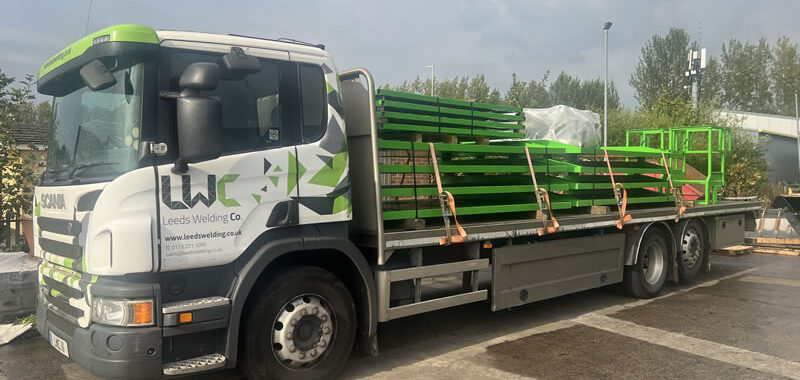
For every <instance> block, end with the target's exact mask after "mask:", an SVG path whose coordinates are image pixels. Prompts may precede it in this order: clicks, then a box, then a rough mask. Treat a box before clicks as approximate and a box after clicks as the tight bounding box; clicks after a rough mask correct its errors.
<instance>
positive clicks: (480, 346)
mask: <svg viewBox="0 0 800 380" xmlns="http://www.w3.org/2000/svg"><path fill="white" fill-rule="evenodd" d="M756 269H758V268H750V269H745V270H741V271H739V272H736V273H733V274H730V275H728V276H724V277H720V278H718V279H715V280H709V281H706V282H703V283H700V284H697V285H694V286H691V287H689V288H685V289H680V290H677V291H674V292H671V293H669V294H665V295H662V296H659V297H656V298H651V299H645V300H637V301H632V302H628V303H625V304H622V305H614V306H609V307H606V308H603V309H599V310H595V311H593V312H589V313H586V314H583V315H581V316H579V317H577V318H574V319H572V320H561V321H557V322H552V323H547V324H544V325H539V326H536V327H532V328H529V329H525V330H521V331H518V332H515V333H511V334H508V335H504V336H501V337H498V338H494V339H490V340H487V341H484V342H481V343H476V344H473V345H470V346H467V347H463V348H460V349H457V350H454V351H450V352H447V353H444V354H441V355H437V356H432V357H429V358H426V359H424V360H420V361H418V362H415V363H413V364H408V365H404V366H398V367H394V368H392V369H391V370H387V371H381V372H374V373H372V374H370V375H366V376H361V377H359V375H358V374H357V373H355V374H351V375H354V376H355V377H354V378H355V379H406V378H412V377H413V378H415V379H418V378H419V379H451V378H452V379H463V378H464V374H467V373H468V374H469V377H470V378H471V379H472V378H475V379H530V377H525V376H520V375H517V374H514V373H511V372H506V371H503V370H500V369H497V368H492V367H491V364H489V363H486V364H485V365H483V364H481V363H480V362H481V361H483V360H478V358H485V356H486V348H487V347H489V346H493V345H495V344H500V343H504V342H509V341H514V340H517V339H521V338H525V337H529V336H532V335H538V334H542V333H546V332H551V331H555V330H561V329H565V328H569V327H572V326H575V325H576V324H578V323H582V322H580V319H581V318H582V317H584V316H587V315H590V314H591V315H596V316H606V315H610V314H614V313H616V312H618V311H620V310H625V309H630V308H633V307H637V306H642V305H646V304H648V303H650V302H653V301H656V300H659V299H663V298H667V297H672V296H674V295H678V294H683V293H686V292H689V291H692V290H694V289H697V288H703V287H710V286H714V285H717V284H718V283H719V282H720V281H724V280H728V279H731V278H734V277H738V276H742V275H745V274H747V273H750V272H752V271H755V270H756ZM607 318H608V317H607ZM609 319H611V318H609ZM681 336H682V335H681ZM698 340H699V339H698ZM708 343H711V342H708ZM714 344H716V343H714ZM731 348H733V347H731ZM412 349H413V348H412ZM742 351H744V350H742ZM405 354H406V353H404V354H402V355H405ZM407 354H408V355H412V353H411V351H409V352H408V353H407ZM382 356H385V354H383V355H382ZM701 356H705V355H701ZM764 356H766V355H764ZM770 358H772V357H770ZM790 363H792V362H790ZM734 364H738V363H734Z"/></svg>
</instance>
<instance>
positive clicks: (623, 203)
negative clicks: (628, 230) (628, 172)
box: [603, 148, 633, 230]
mask: <svg viewBox="0 0 800 380" xmlns="http://www.w3.org/2000/svg"><path fill="white" fill-rule="evenodd" d="M603 154H604V155H605V157H606V165H607V166H608V176H609V177H611V186H613V187H614V198H616V200H617V208H618V209H619V220H618V221H617V228H619V229H620V230H621V229H622V225H623V224H625V222H630V221H631V219H633V217H632V216H630V215H628V214H626V213H625V209H626V208H627V207H628V190H626V189H625V186H623V185H622V184H621V183H617V182H616V181H614V172H613V171H612V170H611V161H610V160H609V159H608V150H606V149H605V148H603Z"/></svg>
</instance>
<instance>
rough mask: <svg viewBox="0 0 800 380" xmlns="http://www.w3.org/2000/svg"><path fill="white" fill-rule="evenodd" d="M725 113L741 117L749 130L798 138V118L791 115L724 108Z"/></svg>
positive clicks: (723, 112)
mask: <svg viewBox="0 0 800 380" xmlns="http://www.w3.org/2000/svg"><path fill="white" fill-rule="evenodd" d="M720 113H721V114H723V115H727V116H734V117H737V118H741V120H742V128H743V129H744V130H747V131H752V132H758V133H767V134H771V135H778V136H785V137H791V138H797V130H798V127H797V119H795V118H793V117H791V116H783V115H769V114H763V113H756V112H742V111H729V110H723V111H721V112H720Z"/></svg>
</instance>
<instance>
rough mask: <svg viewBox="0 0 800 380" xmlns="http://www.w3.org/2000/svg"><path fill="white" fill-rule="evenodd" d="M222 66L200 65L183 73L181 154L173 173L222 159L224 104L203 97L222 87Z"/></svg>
mask: <svg viewBox="0 0 800 380" xmlns="http://www.w3.org/2000/svg"><path fill="white" fill-rule="evenodd" d="M219 73H220V68H219V65H217V64H215V63H207V62H196V63H193V64H191V65H189V66H188V67H186V69H185V70H184V71H183V74H181V77H180V81H179V85H180V87H181V93H180V96H179V97H178V98H177V121H178V152H179V157H178V160H177V161H176V162H175V167H174V168H173V172H185V171H186V170H187V169H188V168H187V167H186V164H190V163H194V162H201V161H207V160H213V159H215V158H217V157H219V156H220V154H221V153H220V145H219V144H220V140H221V139H222V102H220V100H219V99H218V98H216V97H212V96H205V95H201V94H200V91H201V90H213V89H215V88H217V84H218V83H219Z"/></svg>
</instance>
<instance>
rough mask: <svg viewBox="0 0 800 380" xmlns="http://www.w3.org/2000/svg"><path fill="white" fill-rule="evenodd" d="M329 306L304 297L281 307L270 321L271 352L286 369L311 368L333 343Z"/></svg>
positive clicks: (310, 295)
mask: <svg viewBox="0 0 800 380" xmlns="http://www.w3.org/2000/svg"><path fill="white" fill-rule="evenodd" d="M333 316H334V314H333V310H331V308H330V304H329V303H328V302H327V301H325V299H324V298H322V297H321V296H318V295H316V294H304V295H302V296H299V297H296V298H294V299H293V300H291V301H289V302H287V303H286V305H284V306H283V307H282V308H281V310H280V312H279V313H278V315H277V316H276V317H275V321H274V322H273V324H272V325H273V333H272V352H273V353H274V354H275V357H276V358H277V359H278V361H279V362H280V363H281V364H282V365H283V366H284V367H286V368H289V369H301V368H308V367H313V366H314V365H316V364H317V363H318V362H319V361H320V360H321V359H322V358H323V357H325V354H327V353H328V351H329V349H328V348H329V347H330V346H331V345H332V344H333V340H334V332H335V327H336V321H335V319H334V317H333Z"/></svg>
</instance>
